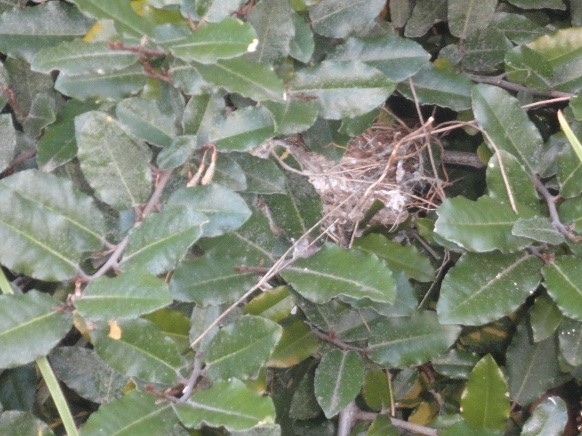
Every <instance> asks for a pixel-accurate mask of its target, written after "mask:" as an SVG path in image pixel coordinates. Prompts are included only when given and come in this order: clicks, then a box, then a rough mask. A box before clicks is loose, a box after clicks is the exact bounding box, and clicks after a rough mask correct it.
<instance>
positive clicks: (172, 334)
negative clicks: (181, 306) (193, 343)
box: [142, 308, 190, 353]
mask: <svg viewBox="0 0 582 436" xmlns="http://www.w3.org/2000/svg"><path fill="white" fill-rule="evenodd" d="M142 318H143V319H147V320H148V321H151V322H153V323H154V324H155V325H156V326H158V328H159V329H160V330H161V331H162V333H163V334H164V335H166V336H167V337H169V338H171V339H172V340H173V341H174V343H175V344H176V345H177V346H178V350H179V351H180V353H186V352H187V351H189V349H190V340H189V330H190V319H189V318H188V317H187V316H186V314H184V313H183V312H181V311H179V310H177V309H169V308H164V309H159V310H156V311H155V312H152V313H149V314H147V315H143V316H142Z"/></svg>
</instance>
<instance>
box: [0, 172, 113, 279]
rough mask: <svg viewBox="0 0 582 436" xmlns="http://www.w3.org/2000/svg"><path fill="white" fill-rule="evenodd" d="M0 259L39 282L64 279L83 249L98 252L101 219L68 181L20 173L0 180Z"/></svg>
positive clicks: (75, 269)
mask: <svg viewBox="0 0 582 436" xmlns="http://www.w3.org/2000/svg"><path fill="white" fill-rule="evenodd" d="M0 211H1V213H0V237H1V238H2V240H3V244H2V245H0V260H1V262H2V264H3V265H5V266H7V267H9V268H11V269H13V270H14V271H17V272H20V273H23V274H26V275H28V276H32V277H35V278H38V279H41V280H55V281H56V280H67V279H71V278H73V277H75V276H76V275H77V273H78V271H79V270H80V267H79V263H80V260H81V258H82V255H83V253H84V252H85V251H90V250H99V249H100V248H101V247H102V236H101V235H102V234H103V233H104V227H105V226H104V223H103V218H102V216H101V213H100V212H99V210H98V209H97V208H96V207H95V205H94V203H93V200H92V199H91V198H90V197H89V196H87V195H85V194H83V193H81V192H80V191H78V190H77V189H76V188H75V187H74V186H73V184H72V183H71V182H70V181H69V180H65V179H61V178H58V177H56V176H54V175H52V174H45V173H42V172H40V171H35V170H29V171H22V172H19V173H17V174H14V175H12V176H10V177H6V178H5V179H3V180H2V181H0Z"/></svg>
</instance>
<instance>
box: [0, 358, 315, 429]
mask: <svg viewBox="0 0 582 436" xmlns="http://www.w3.org/2000/svg"><path fill="white" fill-rule="evenodd" d="M37 384H38V376H37V369H36V365H35V364H33V363H29V364H28V365H22V366H17V367H16V368H11V369H4V370H2V372H1V373H0V402H2V407H3V408H4V410H32V408H33V407H34V402H35V400H36V386H37ZM312 389H313V388H312ZM1 420H2V415H1V414H0V422H1Z"/></svg>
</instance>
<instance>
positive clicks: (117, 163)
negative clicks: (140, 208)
mask: <svg viewBox="0 0 582 436" xmlns="http://www.w3.org/2000/svg"><path fill="white" fill-rule="evenodd" d="M75 132H76V138H77V146H78V147H79V152H78V158H79V161H80V163H81V169H82V170H83V174H84V175H85V177H86V178H87V181H88V182H89V184H90V185H91V187H93V189H95V193H96V195H97V196H98V197H99V198H100V199H101V200H103V201H104V202H105V203H108V204H110V205H111V206H113V207H115V208H117V209H119V210H123V209H128V208H130V207H132V206H137V205H139V204H142V203H144V202H145V201H146V200H147V198H148V196H149V194H150V192H151V189H152V187H151V175H150V169H149V161H150V159H151V152H150V150H149V149H148V148H147V147H146V146H145V145H144V144H143V143H141V142H138V141H136V140H135V139H134V138H133V137H132V136H130V135H129V134H128V133H127V132H126V131H125V130H124V129H123V127H122V125H121V124H119V123H118V122H117V121H115V120H114V119H113V118H111V117H110V116H109V115H107V114H105V113H103V112H97V111H92V112H86V113H84V114H83V115H80V116H78V117H77V118H75Z"/></svg>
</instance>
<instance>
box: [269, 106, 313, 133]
mask: <svg viewBox="0 0 582 436" xmlns="http://www.w3.org/2000/svg"><path fill="white" fill-rule="evenodd" d="M265 107H266V108H267V109H268V111H269V112H270V113H271V117H272V118H273V121H274V123H275V132H276V133H277V134H279V135H292V134H294V133H301V132H303V131H304V130H307V129H309V128H310V127H311V126H312V125H313V124H314V123H315V120H316V119H317V115H318V114H319V105H318V104H317V102H315V101H306V100H300V99H293V98H288V99H287V100H285V101H283V102H282V103H281V102H275V101H267V102H265Z"/></svg>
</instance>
